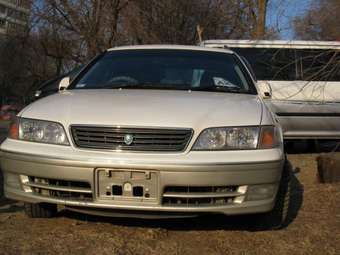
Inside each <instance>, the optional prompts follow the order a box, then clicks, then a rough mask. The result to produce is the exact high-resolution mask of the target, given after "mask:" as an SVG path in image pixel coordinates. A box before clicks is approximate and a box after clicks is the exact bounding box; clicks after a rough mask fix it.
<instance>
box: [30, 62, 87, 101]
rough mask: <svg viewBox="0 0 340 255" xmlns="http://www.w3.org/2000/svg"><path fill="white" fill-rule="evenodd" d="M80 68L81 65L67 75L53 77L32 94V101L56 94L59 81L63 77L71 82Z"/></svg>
mask: <svg viewBox="0 0 340 255" xmlns="http://www.w3.org/2000/svg"><path fill="white" fill-rule="evenodd" d="M82 68H83V65H82V66H79V67H76V68H74V69H73V70H72V71H70V72H68V73H65V74H62V75H60V76H58V77H55V78H53V79H50V80H48V81H45V82H44V83H42V84H41V85H40V86H39V88H38V89H37V90H36V91H35V92H34V95H33V101H35V100H37V99H40V98H43V97H46V96H49V95H52V94H55V93H57V92H58V91H59V83H60V81H61V80H62V79H63V78H65V77H70V79H71V80H72V79H73V78H74V77H75V76H76V75H77V74H78V73H79V71H80V70H81V69H82Z"/></svg>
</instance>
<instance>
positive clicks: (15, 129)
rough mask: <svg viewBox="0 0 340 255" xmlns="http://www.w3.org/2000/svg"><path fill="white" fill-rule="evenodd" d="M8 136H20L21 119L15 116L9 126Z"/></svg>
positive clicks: (14, 137) (13, 137)
mask: <svg viewBox="0 0 340 255" xmlns="http://www.w3.org/2000/svg"><path fill="white" fill-rule="evenodd" d="M8 137H9V138H11V139H18V138H19V120H18V118H15V119H14V120H13V121H12V122H11V125H10V127H9V132H8Z"/></svg>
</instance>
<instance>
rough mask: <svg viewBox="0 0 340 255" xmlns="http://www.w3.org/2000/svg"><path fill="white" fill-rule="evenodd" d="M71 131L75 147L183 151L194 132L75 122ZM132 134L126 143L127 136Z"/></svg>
mask: <svg viewBox="0 0 340 255" xmlns="http://www.w3.org/2000/svg"><path fill="white" fill-rule="evenodd" d="M70 130H71V134H72V138H73V142H74V144H75V146H77V147H79V148H88V149H105V150H123V151H124V150H127V151H163V152H180V151H184V150H185V149H186V148H187V146H188V144H189V142H190V140H191V137H192V135H193V130H192V129H165V128H164V129H163V128H160V129H157V128H118V127H101V126H84V125H72V126H71V128H70ZM128 134H129V135H132V136H133V142H132V143H131V144H130V145H127V144H126V143H125V142H124V136H125V135H128Z"/></svg>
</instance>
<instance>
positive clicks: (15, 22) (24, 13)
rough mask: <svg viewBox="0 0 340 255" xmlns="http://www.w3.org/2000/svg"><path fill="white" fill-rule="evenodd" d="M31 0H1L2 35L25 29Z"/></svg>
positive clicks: (0, 24)
mask: <svg viewBox="0 0 340 255" xmlns="http://www.w3.org/2000/svg"><path fill="white" fill-rule="evenodd" d="M30 8H31V0H0V37H1V36H5V35H10V34H13V33H18V32H19V33H20V32H22V31H25V28H26V27H27V23H28V18H29V13H30Z"/></svg>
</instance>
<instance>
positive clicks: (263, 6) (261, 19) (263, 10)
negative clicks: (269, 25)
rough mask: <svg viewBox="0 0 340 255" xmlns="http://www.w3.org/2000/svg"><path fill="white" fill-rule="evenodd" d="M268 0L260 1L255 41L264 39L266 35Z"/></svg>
mask: <svg viewBox="0 0 340 255" xmlns="http://www.w3.org/2000/svg"><path fill="white" fill-rule="evenodd" d="M267 3H268V0H258V14H257V22H256V28H255V29H256V31H255V38H254V39H263V38H264V36H265V34H266V14H267Z"/></svg>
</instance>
